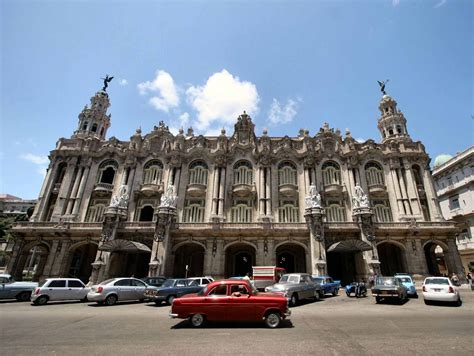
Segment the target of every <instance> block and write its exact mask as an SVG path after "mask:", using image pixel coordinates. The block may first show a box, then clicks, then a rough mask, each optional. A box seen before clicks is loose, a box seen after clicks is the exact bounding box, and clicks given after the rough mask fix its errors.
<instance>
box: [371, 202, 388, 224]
mask: <svg viewBox="0 0 474 356" xmlns="http://www.w3.org/2000/svg"><path fill="white" fill-rule="evenodd" d="M372 206H373V208H374V212H375V221H377V222H389V221H392V212H391V210H390V204H389V203H388V201H387V200H374V201H372Z"/></svg>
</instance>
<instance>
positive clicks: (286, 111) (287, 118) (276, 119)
mask: <svg viewBox="0 0 474 356" xmlns="http://www.w3.org/2000/svg"><path fill="white" fill-rule="evenodd" d="M299 102H301V99H296V100H293V99H288V100H287V101H286V105H285V106H283V107H282V106H281V104H280V102H279V101H278V100H277V99H275V98H273V102H272V105H271V106H270V110H269V112H268V120H269V121H270V122H271V123H272V124H287V123H289V122H291V121H293V119H294V117H295V116H296V114H297V111H296V110H297V109H298V103H299Z"/></svg>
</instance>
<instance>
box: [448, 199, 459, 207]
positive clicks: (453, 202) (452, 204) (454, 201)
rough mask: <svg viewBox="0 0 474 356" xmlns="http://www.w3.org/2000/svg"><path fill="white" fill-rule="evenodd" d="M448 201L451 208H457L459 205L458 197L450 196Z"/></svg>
mask: <svg viewBox="0 0 474 356" xmlns="http://www.w3.org/2000/svg"><path fill="white" fill-rule="evenodd" d="M449 203H450V204H449V206H450V208H451V210H455V209H459V208H460V207H461V206H460V205H459V198H452V199H450V201H449Z"/></svg>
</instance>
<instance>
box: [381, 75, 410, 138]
mask: <svg viewBox="0 0 474 356" xmlns="http://www.w3.org/2000/svg"><path fill="white" fill-rule="evenodd" d="M387 82H388V80H386V81H385V82H378V83H379V85H380V90H381V91H382V93H383V96H382V99H381V100H380V104H379V110H380V112H381V116H380V118H379V120H378V125H377V126H378V129H379V131H380V134H381V135H382V143H385V142H388V141H393V140H411V138H410V135H409V134H408V130H407V125H406V124H407V120H406V119H405V116H403V113H402V112H401V111H400V110H398V109H397V102H396V101H395V100H394V99H392V98H391V97H390V96H389V95H387V93H386V92H385V84H386V83H387Z"/></svg>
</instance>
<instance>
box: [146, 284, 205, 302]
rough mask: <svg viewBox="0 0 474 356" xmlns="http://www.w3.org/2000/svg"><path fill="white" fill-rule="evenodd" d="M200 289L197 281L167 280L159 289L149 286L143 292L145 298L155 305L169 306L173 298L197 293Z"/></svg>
mask: <svg viewBox="0 0 474 356" xmlns="http://www.w3.org/2000/svg"><path fill="white" fill-rule="evenodd" d="M202 288H203V287H201V286H200V285H199V281H198V280H193V279H187V278H178V279H168V280H166V281H165V283H163V284H162V285H161V287H151V286H149V287H148V288H147V289H146V291H145V297H146V298H148V299H149V300H151V301H153V302H155V304H156V305H160V304H161V303H163V302H166V303H167V304H169V305H171V304H173V300H174V299H175V298H179V297H181V296H183V295H185V294H189V293H197V292H199V291H200V290H201V289H202Z"/></svg>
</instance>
